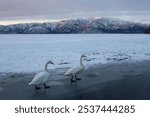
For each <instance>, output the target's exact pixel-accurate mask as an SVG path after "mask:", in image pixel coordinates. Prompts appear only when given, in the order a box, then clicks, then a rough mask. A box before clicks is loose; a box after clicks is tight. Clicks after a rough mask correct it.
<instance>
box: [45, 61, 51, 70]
mask: <svg viewBox="0 0 150 117" xmlns="http://www.w3.org/2000/svg"><path fill="white" fill-rule="evenodd" d="M48 64H49V63H46V64H45V71H46V72H50V70H48V69H47V67H48Z"/></svg>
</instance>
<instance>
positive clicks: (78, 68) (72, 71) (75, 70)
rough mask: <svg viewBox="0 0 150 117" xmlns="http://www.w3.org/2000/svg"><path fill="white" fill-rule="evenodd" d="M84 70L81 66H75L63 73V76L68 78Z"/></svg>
mask: <svg viewBox="0 0 150 117" xmlns="http://www.w3.org/2000/svg"><path fill="white" fill-rule="evenodd" d="M83 70H84V67H83V66H75V67H72V68H70V69H69V70H68V71H67V72H66V73H65V76H69V75H73V74H78V73H80V72H81V71H83Z"/></svg>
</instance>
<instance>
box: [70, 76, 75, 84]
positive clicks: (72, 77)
mask: <svg viewBox="0 0 150 117" xmlns="http://www.w3.org/2000/svg"><path fill="white" fill-rule="evenodd" d="M73 78H74V76H72V78H71V80H70V81H71V84H72V83H73V82H76V80H73Z"/></svg>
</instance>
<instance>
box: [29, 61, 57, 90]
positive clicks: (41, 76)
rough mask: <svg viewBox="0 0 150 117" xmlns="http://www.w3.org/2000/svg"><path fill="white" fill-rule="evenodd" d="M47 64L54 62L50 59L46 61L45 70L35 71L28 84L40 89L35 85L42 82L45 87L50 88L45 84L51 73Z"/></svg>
mask: <svg viewBox="0 0 150 117" xmlns="http://www.w3.org/2000/svg"><path fill="white" fill-rule="evenodd" d="M48 64H54V63H53V62H52V61H48V62H47V63H46V64H45V70H44V71H41V72H39V73H37V74H36V75H35V77H34V78H33V80H32V81H31V82H30V83H29V85H35V89H36V90H37V89H40V87H38V86H37V85H40V84H43V85H44V88H45V89H47V88H50V87H49V86H46V84H45V83H46V82H47V80H48V78H49V77H50V75H51V71H50V70H48V69H47V67H48Z"/></svg>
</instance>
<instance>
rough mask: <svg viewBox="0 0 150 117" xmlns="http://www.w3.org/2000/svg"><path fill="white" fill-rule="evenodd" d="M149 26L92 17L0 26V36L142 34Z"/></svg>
mask: <svg viewBox="0 0 150 117" xmlns="http://www.w3.org/2000/svg"><path fill="white" fill-rule="evenodd" d="M149 27H150V25H148V24H142V23H135V22H130V21H124V20H119V19H114V18H103V17H102V18H99V17H93V18H88V19H66V20H60V21H57V22H44V23H22V24H21V23H20V24H11V25H7V26H4V25H0V34H81V33H87V34H89V33H90V34H91V33H93V34H99V33H126V34H128V33H130V34H132V33H144V32H145V30H146V29H148V28H149Z"/></svg>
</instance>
